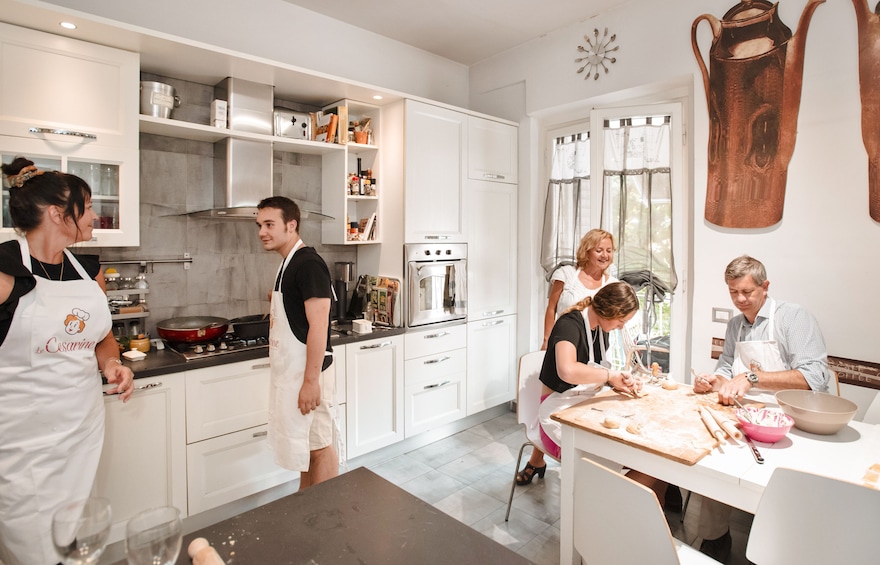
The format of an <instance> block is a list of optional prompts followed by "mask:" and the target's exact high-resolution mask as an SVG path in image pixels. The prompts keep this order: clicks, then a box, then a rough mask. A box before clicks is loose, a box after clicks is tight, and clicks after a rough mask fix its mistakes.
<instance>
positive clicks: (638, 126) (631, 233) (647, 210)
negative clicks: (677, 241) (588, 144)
mask: <svg viewBox="0 0 880 565" xmlns="http://www.w3.org/2000/svg"><path fill="white" fill-rule="evenodd" d="M670 134H671V127H670V117H669V116H658V117H633V118H626V119H621V120H606V121H605V122H604V127H603V144H604V151H603V155H604V159H603V173H602V174H603V179H602V221H601V225H602V227H603V228H604V229H607V230H608V231H610V232H611V233H613V234H614V235H615V238H616V239H617V253H616V254H615V257H614V262H615V263H616V264H617V271H618V275H617V276H618V278H619V279H621V280H623V281H626V282H628V283H630V285H632V286H633V288H635V289H636V290H637V292H638V294H639V299H640V302H641V303H642V308H641V309H640V313H641V315H640V316H638V317H637V318H635V319H634V320H636V322H635V323H636V324H639V325H640V326H641V327H640V328H639V331H638V332H635V335H637V336H638V337H636V339H637V340H639V341H641V342H642V344H643V345H645V346H647V347H646V351H645V353H644V354H643V362H644V364H645V365H650V364H651V362H652V361H654V359H652V357H656V361H658V362H659V364H660V365H661V369H662V370H663V371H664V372H665V371H668V366H669V335H670V333H671V331H672V327H671V300H672V291H673V290H675V287H676V286H677V284H678V279H677V277H676V274H675V263H674V261H673V255H672V227H673V222H672V205H673V202H672V190H671V177H672V174H671V167H670V160H671V151H670V145H669V144H670Z"/></svg>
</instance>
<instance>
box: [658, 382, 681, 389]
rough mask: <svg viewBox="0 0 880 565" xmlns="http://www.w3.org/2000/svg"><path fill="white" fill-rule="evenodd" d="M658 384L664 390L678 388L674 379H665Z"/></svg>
mask: <svg viewBox="0 0 880 565" xmlns="http://www.w3.org/2000/svg"><path fill="white" fill-rule="evenodd" d="M660 386H662V387H663V388H664V389H666V390H675V389H677V388H678V383H677V382H675V381H670V380H665V381H663V384H662V385H660Z"/></svg>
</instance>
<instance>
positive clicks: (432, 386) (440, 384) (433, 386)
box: [425, 381, 452, 390]
mask: <svg viewBox="0 0 880 565" xmlns="http://www.w3.org/2000/svg"><path fill="white" fill-rule="evenodd" d="M451 382H452V381H443V382H442V383H437V384H435V385H425V390H427V389H429V388H440V387H441V386H446V385H448V384H449V383H451Z"/></svg>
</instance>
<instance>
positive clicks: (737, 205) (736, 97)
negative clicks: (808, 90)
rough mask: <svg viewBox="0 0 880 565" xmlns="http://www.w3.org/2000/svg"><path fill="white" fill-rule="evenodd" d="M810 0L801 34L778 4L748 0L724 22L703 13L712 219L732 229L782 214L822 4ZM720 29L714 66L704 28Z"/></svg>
mask: <svg viewBox="0 0 880 565" xmlns="http://www.w3.org/2000/svg"><path fill="white" fill-rule="evenodd" d="M824 1H825V0H809V2H808V3H807V5H806V7H805V8H804V11H803V13H802V14H801V18H800V22H799V23H798V29H797V33H795V34H794V35H793V34H792V33H791V30H790V29H789V28H788V27H786V25H785V24H783V23H782V22H781V21H780V20H779V16H778V15H777V13H776V8H777V6H778V4H773V3H771V2H767V1H766V0H743V1H742V2H740V3H739V4H737V5H736V6H734V7H733V8H731V9H730V10H728V11H727V13H726V14H724V17H723V18H722V19H721V20H718V19H717V18H715V17H714V16H712V15H710V14H703V15H701V16H699V17H698V18H697V19H696V20H694V23H693V25H692V26H691V45H692V46H693V50H694V55H695V56H696V58H697V62H698V63H699V65H700V71H701V72H702V74H703V86H704V87H705V90H706V99H707V103H708V106H709V151H708V169H709V173H708V186H707V190H706V210H705V218H706V220H707V221H709V222H710V223H712V224H715V225H718V226H722V227H728V228H762V227H767V226H772V225H774V224H776V223H777V222H779V221H780V220H781V219H782V209H783V205H784V202H785V184H786V178H787V176H788V163H789V161H790V160H791V156H792V153H794V142H795V137H796V135H797V118H798V111H799V109H800V103H801V83H802V82H803V69H804V43H805V42H806V36H807V27H808V26H809V24H810V19H811V18H812V17H813V12H814V11H815V9H816V7H817V6H818V5H819V4H821V3H823V2H824ZM702 21H707V22H708V23H709V25H710V26H711V28H712V35H713V39H712V45H711V49H710V50H709V69H708V70H707V68H706V63H705V62H704V61H703V55H702V53H701V52H700V47H699V45H698V44H697V27H698V26H699V24H700V22H702Z"/></svg>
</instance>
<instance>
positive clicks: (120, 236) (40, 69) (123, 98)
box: [0, 23, 140, 247]
mask: <svg viewBox="0 0 880 565" xmlns="http://www.w3.org/2000/svg"><path fill="white" fill-rule="evenodd" d="M0 56H2V60H3V64H2V65H0V92H2V96H0V153H2V158H3V162H4V163H8V162H10V161H11V157H13V156H16V155H23V156H26V157H28V158H30V159H31V160H34V161H38V160H39V161H40V163H41V166H43V165H42V163H45V161H47V160H48V161H51V163H52V164H51V166H49V167H48V168H52V169H55V170H61V171H64V172H70V173H73V174H76V175H77V176H79V177H81V178H83V179H84V180H85V181H86V182H87V183H89V186H90V187H91V189H92V193H93V197H92V200H93V204H94V209H95V211H96V212H97V214H98V216H99V217H100V220H99V223H98V226H97V229H96V230H95V232H94V239H93V240H92V241H91V242H86V243H85V244H84V245H86V246H101V247H108V246H137V245H139V243H140V224H139V219H138V216H139V196H138V184H139V173H138V169H139V155H138V120H137V108H138V99H139V94H138V86H139V72H140V58H139V56H138V54H137V53H131V52H128V51H122V50H119V49H111V48H108V47H104V46H101V45H95V44H91V43H86V42H83V41H78V40H74V39H70V38H67V37H62V36H58V35H53V34H49V33H43V32H38V31H34V30H30V29H25V28H20V27H16V26H11V25H8V24H3V23H0ZM8 198H9V193H8V191H6V190H4V191H3V195H2V212H3V213H2V219H0V221H2V224H0V239H2V240H5V239H10V238H12V237H14V230H13V229H12V225H11V221H10V218H9V215H8Z"/></svg>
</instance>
